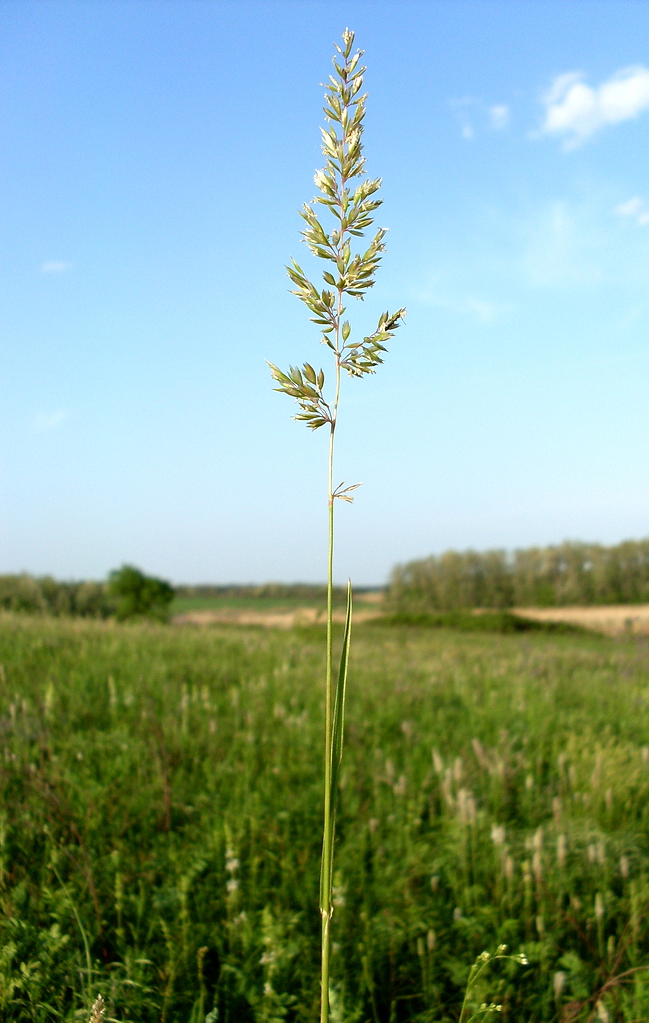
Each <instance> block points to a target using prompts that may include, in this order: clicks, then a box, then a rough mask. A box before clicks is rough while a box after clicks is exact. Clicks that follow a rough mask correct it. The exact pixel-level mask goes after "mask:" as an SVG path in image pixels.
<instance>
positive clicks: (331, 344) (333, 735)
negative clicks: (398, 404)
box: [269, 29, 405, 1023]
mask: <svg viewBox="0 0 649 1023" xmlns="http://www.w3.org/2000/svg"><path fill="white" fill-rule="evenodd" d="M342 42H343V45H342V47H339V46H337V45H336V56H335V57H334V60H333V64H334V70H335V74H334V75H331V76H330V78H329V84H328V85H327V86H326V87H325V107H324V115H325V120H326V127H325V128H323V129H322V151H323V154H324V157H325V161H326V162H325V166H324V168H323V169H322V170H319V171H317V172H316V175H315V183H316V186H317V188H318V194H317V195H316V197H315V198H314V199H313V201H312V202H311V203H305V204H304V206H303V208H302V211H301V216H302V219H303V220H304V222H305V224H306V227H305V229H304V230H303V232H302V235H303V240H304V241H305V242H306V244H307V245H308V247H309V249H310V251H311V253H312V254H313V255H314V256H316V257H318V258H319V259H322V260H324V262H325V264H326V266H327V269H325V270H324V271H323V273H322V278H323V281H324V284H325V287H324V288H322V289H320V288H319V287H316V285H315V284H313V283H312V281H311V280H309V278H308V277H307V275H306V274H305V272H304V271H303V270H302V268H301V267H300V265H299V264H298V263H296V262H295V260H292V262H291V266H289V267H287V272H288V275H289V277H290V279H291V281H292V282H293V285H294V287H295V290H294V292H293V294H295V295H297V296H298V298H299V299H300V300H301V301H302V302H304V303H305V305H306V306H307V308H308V309H309V310H310V312H311V313H312V314H313V315H312V317H311V319H312V321H313V323H315V324H316V325H317V326H318V327H319V329H320V332H321V334H322V344H323V345H325V347H326V348H328V349H329V350H330V351H331V353H332V356H333V365H334V385H333V393H332V394H331V395H330V396H329V397H328V398H327V397H326V396H325V374H324V370H322V369H320V370H318V371H316V370H315V369H314V368H313V366H312V365H311V364H310V363H308V362H305V363H304V364H303V366H302V367H301V368H300V367H298V366H291V367H290V368H289V370H288V372H287V373H284V372H283V371H282V370H280V369H278V368H277V366H275V365H273V364H272V363H270V364H269V365H270V368H271V372H272V376H273V379H274V380H275V381H276V383H277V384H278V385H279V386H278V388H277V390H279V391H282V392H283V393H285V394H288V395H289V396H290V397H292V398H295V400H296V401H297V403H298V406H299V409H300V411H299V412H298V413H297V415H296V416H295V418H296V419H297V420H299V421H302V422H304V423H306V425H307V426H308V427H309V428H310V429H312V430H318V429H320V428H321V427H323V426H324V427H328V429H329V461H328V494H327V501H328V510H329V518H328V521H329V547H328V557H327V637H326V651H327V663H326V671H325V742H324V747H325V749H324V823H323V840H322V859H321V866H320V900H319V902H320V915H321V920H322V948H321V1007H320V1020H321V1023H328V1019H329V1000H330V994H329V973H330V955H331V918H332V916H333V912H334V903H333V881H334V873H333V856H334V832H335V821H336V800H337V791H338V790H337V781H338V774H339V769H340V762H341V758H342V749H343V729H344V720H345V692H346V684H347V666H348V658H349V645H350V641H351V622H352V591H351V582H350V583H349V584H348V589H347V615H346V624H345V631H344V636H343V642H342V652H341V659H340V668H339V671H338V680H337V685H336V690H335V693H334V668H333V559H334V504H335V501H336V499H339V500H341V501H348V502H351V501H353V496H352V495H353V492H354V491H355V490H356V489H357V488H358V487H359V486H360V484H358V483H355V484H351V485H349V486H346V481H344V482H343V483H341V484H340V485H339V486H337V487H335V488H334V442H335V435H336V427H337V425H338V415H339V401H340V384H341V374H342V371H343V370H345V371H346V372H347V373H348V374H349V375H350V376H351V377H362V376H365V375H366V374H369V373H374V372H375V370H376V367H377V366H378V365H379V364H380V363H381V362H382V361H383V359H382V357H383V353H384V352H385V343H386V342H387V341H388V340H390V338H391V337H392V336H393V335H394V333H395V331H396V329H397V327H398V326H399V323H400V321H401V319H402V318H403V315H404V313H405V310H404V309H399V310H398V312H396V313H389V312H386V313H383V314H382V315H381V317H380V319H379V322H378V326H377V328H376V330H375V331H374V332H373V333H372V334H369V335H366V336H361V337H360V338H359V339H358V340H357V339H356V338H353V339H352V327H351V324H350V322H349V320H347V319H345V312H346V307H345V304H344V303H345V302H346V301H347V300H348V299H349V298H355V299H363V298H364V297H365V295H366V292H367V291H368V289H369V288H371V287H372V286H373V285H374V280H375V275H376V271H377V269H378V266H379V263H380V261H381V256H382V253H383V252H384V249H385V246H384V238H385V233H386V232H385V229H384V228H380V229H379V230H378V231H377V232H376V234H375V235H374V237H373V239H372V241H371V242H370V244H369V247H368V248H367V249H365V251H359V252H357V253H354V252H353V249H352V244H353V243H354V242H355V241H356V239H359V238H362V237H363V235H364V233H365V230H366V229H367V228H368V227H371V225H372V223H373V221H374V218H373V214H374V212H375V211H376V210H377V209H378V207H379V206H380V205H381V202H382V200H381V199H379V198H378V195H377V193H378V191H379V188H380V186H381V180H380V178H375V179H370V178H368V177H366V174H365V158H364V156H363V144H362V138H363V128H364V124H363V122H364V119H365V100H366V94H365V93H363V91H362V89H363V76H364V73H365V70H366V69H365V68H364V67H363V66H362V65H361V63H360V61H361V57H362V56H363V51H362V50H357V51H356V52H355V53H353V49H354V33H353V32H351V31H350V30H349V29H345V32H344V33H343V39H342ZM315 206H321V207H324V208H325V211H326V213H328V214H329V215H330V217H331V218H332V220H333V225H334V226H333V227H332V229H331V230H327V229H326V228H325V226H323V224H322V223H321V221H320V220H319V219H318V217H317V215H316V210H315V209H314V207H315Z"/></svg>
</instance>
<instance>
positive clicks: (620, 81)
mask: <svg viewBox="0 0 649 1023" xmlns="http://www.w3.org/2000/svg"><path fill="white" fill-rule="evenodd" d="M583 79H584V75H583V74H582V73H581V72H577V71H575V72H569V73H568V74H563V75H559V76H558V77H557V78H555V80H554V82H553V83H552V87H551V88H550V91H549V92H548V94H547V96H545V98H544V103H545V107H546V111H545V121H544V123H543V126H542V130H543V132H545V133H546V134H548V135H562V136H564V138H565V143H564V145H565V148H566V149H574V148H575V147H576V146H579V145H580V144H581V143H582V142H584V141H585V140H586V139H587V138H589V137H590V136H591V135H593V134H594V133H595V132H596V131H599V130H600V129H601V128H604V127H606V126H607V125H610V124H620V123H621V122H622V121H630V120H633V119H634V118H636V117H638V116H639V115H640V114H641V113H642V112H643V111H644V110H647V109H649V70H648V69H647V68H645V67H642V65H638V66H636V67H628V68H623V69H622V70H620V71H617V72H616V73H615V74H614V75H612V76H611V77H610V78H608V79H607V80H606V81H605V82H602V84H601V85H599V86H596V87H595V88H591V86H590V85H586V83H585V82H584V80H583Z"/></svg>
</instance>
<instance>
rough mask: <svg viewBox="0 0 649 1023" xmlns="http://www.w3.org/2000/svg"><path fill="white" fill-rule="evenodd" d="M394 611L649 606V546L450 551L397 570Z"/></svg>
mask: <svg viewBox="0 0 649 1023" xmlns="http://www.w3.org/2000/svg"><path fill="white" fill-rule="evenodd" d="M387 598H388V605H389V606H390V607H391V608H392V610H393V611H398V612H400V613H404V614H405V613H411V614H412V613H426V612H429V611H432V610H439V611H452V610H459V609H462V608H471V607H485V608H507V607H514V606H517V607H526V606H528V607H544V606H561V605H566V604H586V605H588V604H627V603H640V602H644V601H649V540H627V541H625V542H624V543H621V544H617V545H616V546H613V547H604V546H602V545H601V544H586V543H563V544H560V545H559V546H556V547H531V548H528V549H526V550H517V551H514V552H513V554H511V555H508V554H507V552H505V551H500V550H495V551H485V552H483V553H479V552H477V551H464V552H458V551H447V552H446V553H445V554H441V555H439V557H430V558H424V559H422V560H419V561H411V562H410V563H409V564H407V565H399V566H397V568H395V570H394V571H393V573H392V577H391V580H390V587H389V590H388V594H387Z"/></svg>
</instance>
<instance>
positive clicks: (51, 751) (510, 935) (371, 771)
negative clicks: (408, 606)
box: [0, 615, 649, 1023]
mask: <svg viewBox="0 0 649 1023" xmlns="http://www.w3.org/2000/svg"><path fill="white" fill-rule="evenodd" d="M0 626H1V627H0V664H1V665H2V669H1V671H0V735H1V738H0V747H1V749H0V756H1V761H0V763H1V764H2V772H1V774H0V784H1V786H2V796H1V799H2V803H1V805H2V807H3V813H2V819H1V821H0V908H1V910H2V913H1V915H0V977H1V982H0V1015H1V1016H2V1019H3V1020H4V1019H7V1020H16V1021H17V1020H28V1019H29V1020H36V1021H43V1023H45V1021H46V1020H47V1021H49V1020H52V1019H61V1020H67V1021H71V1020H72V1019H79V1018H83V1013H84V1012H85V1011H86V1010H87V1007H88V1004H89V1001H91V1000H92V998H94V996H95V995H96V993H97V992H98V991H102V993H103V994H104V996H105V997H106V998H107V1000H108V1001H109V1013H108V1015H110V1016H112V1017H114V1018H116V1019H120V1020H122V1021H127V1020H130V1021H132V1023H153V1021H154V1020H155V1021H156V1023H157V1021H159V1020H164V1021H165V1023H176V1021H178V1023H181V1021H182V1023H202V1021H203V1020H204V1016H205V1014H206V1013H207V1012H208V1011H210V1010H211V1009H212V1007H213V1005H216V1006H218V1009H219V1020H220V1021H222V1023H235V1021H236V1023H262V1021H263V1023H277V1021H281V1020H286V1021H287V1023H293V1021H295V1023H298V1021H305V1023H306V1021H310V1020H314V1019H315V1018H316V1016H317V1003H318V990H317V988H318V950H319V919H318V914H317V911H316V910H315V908H314V907H315V906H316V905H317V888H318V863H319V855H320V834H321V819H320V818H321V763H320V753H319V750H320V746H321V731H322V712H323V711H322V687H321V684H320V682H321V676H322V673H323V643H322V635H323V630H322V627H317V628H304V629H293V630H286V631H282V630H277V629H275V630H273V629H255V628H248V629H232V628H223V627H219V626H215V627H214V628H211V629H207V630H197V629H191V628H169V627H164V626H157V625H117V624H115V623H114V622H107V623H95V622H87V621H79V620H77V621H66V620H53V619H47V618H29V617H27V616H25V617H20V616H17V615H16V616H12V615H5V616H4V617H3V618H2V619H1V621H0ZM347 721H348V728H347V746H346V752H345V763H344V771H343V789H342V796H341V806H340V813H339V819H338V830H337V834H338V839H337V841H338V853H337V861H336V862H337V872H336V879H335V890H336V896H335V898H336V911H335V917H334V923H335V947H334V948H335V950H334V967H333V976H334V984H335V990H334V998H335V1004H336V1016H335V1018H336V1019H338V1020H343V1021H348V1020H349V1021H353V1020H357V1021H358V1023H364V1021H365V1020H372V1021H374V1023H405V1021H406V1020H408V1021H410V1020H419V1021H421V1023H424V1021H425V1023H432V1021H433V1020H452V1019H456V1018H457V1013H458V1010H459V999H460V997H461V990H462V987H463V984H464V981H465V978H466V973H467V969H468V966H469V965H470V963H471V962H472V961H473V959H474V958H475V956H476V954H477V953H479V952H480V951H482V949H483V948H490V949H494V948H495V946H496V945H497V944H499V943H500V942H505V943H507V944H508V945H509V946H510V947H511V948H512V949H513V950H515V951H517V950H518V949H519V948H521V947H523V948H524V949H525V951H526V954H527V956H528V958H529V960H530V966H529V967H527V968H521V967H513V966H506V967H505V968H504V969H502V970H500V971H499V970H498V969H497V968H496V969H495V971H494V973H493V974H491V976H490V977H489V978H488V980H487V983H486V984H485V986H484V987H483V988H481V989H480V990H479V992H478V997H479V999H480V1000H484V1001H491V1000H493V1001H497V1002H498V1003H502V1005H503V1013H502V1015H503V1017H504V1019H505V1020H511V1021H514V1020H520V1019H524V1020H526V1021H537V1020H538V1021H541V1020H552V1019H556V1018H559V1017H562V1018H564V1019H566V1020H570V1019H580V1020H583V1021H586V1020H587V1019H589V1018H591V1017H592V1014H593V1013H594V1012H597V1014H598V1019H600V1020H603V1019H605V1018H606V1019H609V1020H611V1021H612V1023H614V1021H616V1020H627V1021H630V1020H637V1019H640V1018H644V1017H646V1016H647V1015H649V980H647V979H646V975H645V973H644V966H645V965H646V963H647V961H648V955H649V924H648V919H647V913H648V909H649V748H648V745H647V740H648V737H649V648H648V647H647V645H646V644H645V643H644V641H642V640H634V639H628V640H610V639H607V638H605V637H597V636H592V637H591V636H588V635H586V636H580V635H565V636H551V635H543V634H538V635H537V634H534V633H530V634H522V635H509V636H498V635H485V634H480V633H476V634H460V633H452V632H449V631H447V630H443V629H434V630H431V629H425V628H417V627H414V626H410V627H391V626H387V625H383V626H382V627H377V626H376V625H372V624H368V625H365V626H359V627H358V628H357V629H356V631H355V637H354V643H353V645H352V664H351V670H350V692H349V710H348V718H347ZM634 971H635V972H634ZM598 1002H599V1009H598V1008H597V1003H598ZM78 1013H81V1015H80V1016H79V1015H78ZM86 1018H87V1017H86Z"/></svg>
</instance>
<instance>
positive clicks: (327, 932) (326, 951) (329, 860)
mask: <svg viewBox="0 0 649 1023" xmlns="http://www.w3.org/2000/svg"><path fill="white" fill-rule="evenodd" d="M345 64H347V61H346V62H345ZM346 136H347V133H346V131H345V129H343V140H342V141H343V147H345V148H346V145H347V137H346ZM345 183H346V178H345V175H344V173H341V176H340V193H339V207H340V214H341V216H340V222H341V229H340V235H339V237H338V245H337V250H338V254H339V255H341V254H342V252H343V243H344V235H345V229H344V227H343V221H344V213H345V209H344V206H343V195H344V191H345ZM343 291H344V288H343V287H341V286H340V285H339V287H338V305H337V310H336V330H335V338H336V341H335V353H336V394H335V398H334V403H333V409H332V416H331V431H330V433H329V494H328V500H329V552H328V559H327V677H326V696H325V772H324V773H325V791H324V829H323V839H322V863H321V867H320V881H321V884H320V914H321V917H322V960H321V977H320V985H321V989H320V1023H329V965H330V958H331V917H332V914H333V906H332V904H331V889H332V883H333V859H334V824H335V822H334V817H333V812H332V810H333V792H332V790H331V773H332V732H333V572H334V501H335V498H334V487H333V472H334V440H335V434H336V424H337V422H338V400H339V398H340V359H341V351H340V342H341V335H340V329H341V323H340V321H341V318H342V308H343Z"/></svg>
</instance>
